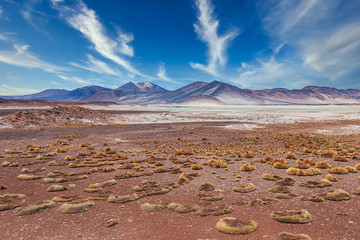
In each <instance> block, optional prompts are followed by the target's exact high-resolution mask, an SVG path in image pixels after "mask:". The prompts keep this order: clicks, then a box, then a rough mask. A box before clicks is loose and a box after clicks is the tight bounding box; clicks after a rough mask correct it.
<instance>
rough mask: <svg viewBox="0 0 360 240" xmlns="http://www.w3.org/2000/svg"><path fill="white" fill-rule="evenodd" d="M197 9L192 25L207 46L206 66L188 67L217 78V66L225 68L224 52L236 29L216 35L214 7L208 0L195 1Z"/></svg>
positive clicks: (216, 20) (237, 32) (194, 65)
mask: <svg viewBox="0 0 360 240" xmlns="http://www.w3.org/2000/svg"><path fill="white" fill-rule="evenodd" d="M195 5H196V7H197V9H198V15H197V19H198V22H197V23H195V24H194V28H195V32H196V33H197V35H198V37H199V38H200V39H201V41H203V42H204V43H206V45H207V48H208V50H207V58H208V59H207V62H208V63H207V65H204V64H200V63H192V62H191V63H190V66H191V67H192V68H195V69H199V70H202V71H205V72H208V73H209V74H211V75H214V76H219V72H218V70H219V69H218V68H219V66H222V67H223V66H225V64H226V62H227V58H226V50H227V47H228V45H229V43H230V42H231V40H233V39H234V38H235V37H236V36H237V35H238V34H239V30H238V29H232V30H231V31H229V32H227V33H226V34H224V35H219V34H218V27H219V20H218V19H216V17H215V16H214V7H213V6H212V5H211V3H210V0H196V1H195Z"/></svg>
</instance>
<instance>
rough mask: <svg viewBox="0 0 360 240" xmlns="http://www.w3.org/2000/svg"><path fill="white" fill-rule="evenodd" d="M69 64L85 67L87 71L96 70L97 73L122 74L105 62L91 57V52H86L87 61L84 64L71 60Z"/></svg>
mask: <svg viewBox="0 0 360 240" xmlns="http://www.w3.org/2000/svg"><path fill="white" fill-rule="evenodd" d="M69 64H70V65H72V66H74V67H78V68H82V69H85V70H87V71H91V72H96V73H99V74H108V75H113V76H122V74H121V72H120V71H119V70H118V69H116V68H113V67H111V66H109V65H108V64H107V63H105V62H103V61H100V60H99V59H97V58H95V57H93V56H92V55H91V54H87V61H86V62H85V65H83V64H78V63H74V62H71V63H69Z"/></svg>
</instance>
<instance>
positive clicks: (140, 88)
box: [3, 81, 360, 105]
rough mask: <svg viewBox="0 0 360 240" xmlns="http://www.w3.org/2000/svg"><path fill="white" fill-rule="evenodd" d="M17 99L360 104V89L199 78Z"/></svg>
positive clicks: (50, 92) (54, 91)
mask: <svg viewBox="0 0 360 240" xmlns="http://www.w3.org/2000/svg"><path fill="white" fill-rule="evenodd" d="M13 98H14V99H28V100H55V101H68V102H110V103H121V104H192V105H196V104H231V105H241V104H359V103H360V90H357V89H336V88H329V87H318V86H307V87H304V88H302V89H293V90H289V89H286V88H273V89H263V90H250V89H241V88H239V87H236V86H233V85H231V84H228V83H224V82H219V81H213V82H209V83H208V82H200V81H198V82H194V83H191V84H189V85H186V86H184V87H181V88H179V89H176V90H174V91H169V90H166V89H164V88H162V87H160V86H158V85H156V84H153V83H151V82H148V83H143V82H140V83H134V82H128V83H126V84H124V85H122V86H121V87H118V88H116V89H109V88H104V87H100V86H86V87H82V88H77V89H74V90H72V91H69V90H65V89H48V90H45V91H42V92H39V93H36V94H30V95H25V96H16V97H13ZM6 99H9V97H6ZM3 101H5V100H3Z"/></svg>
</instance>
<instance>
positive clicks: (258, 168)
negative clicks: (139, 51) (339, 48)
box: [0, 108, 360, 240]
mask: <svg viewBox="0 0 360 240" xmlns="http://www.w3.org/2000/svg"><path fill="white" fill-rule="evenodd" d="M75 109H76V108H75ZM96 114H98V113H96ZM96 114H95V115H96ZM99 114H100V115H101V116H104V115H103V113H99ZM127 114H128V113H127ZM136 114H139V113H136ZM95 115H94V116H95ZM12 116H16V114H14V115H12ZM50 116H52V114H50ZM96 116H97V115H96ZM5 117H6V116H4V118H5ZM88 117H89V116H84V118H86V119H88ZM358 125H360V121H359V120H356V119H355V120H337V121H327V122H323V121H320V122H303V123H292V124H290V123H289V124H258V125H256V126H261V127H254V123H239V122H230V121H223V122H221V121H217V122H209V121H203V122H188V123H151V124H118V125H104V126H93V125H90V124H85V125H80V124H73V125H66V126H65V125H61V126H60V125H56V124H55V125H54V124H50V125H41V126H34V127H31V128H24V129H11V128H9V129H6V130H2V131H1V132H0V164H1V166H0V189H1V190H0V232H1V235H2V239H184V240H185V239H194V240H195V239H219V240H220V239H275V238H277V236H278V235H279V234H280V233H281V232H288V233H292V234H306V235H307V236H308V238H306V237H305V236H302V238H300V236H298V238H291V237H289V235H285V234H283V235H281V237H280V235H279V236H278V238H277V239H310V238H311V239H357V238H358V234H359V233H358V232H359V228H358V225H359V223H360V217H359V215H358V211H359V204H358V202H359V200H360V196H359V194H360V189H359V187H360V179H359V176H360V175H359V172H358V170H360V161H359V159H360V156H359V149H360V138H359V135H358V133H357V132H352V133H345V134H341V132H339V133H337V134H336V135H324V134H319V133H316V130H319V129H329V130H331V129H332V130H334V129H335V130H339V129H342V128H344V127H348V126H358ZM226 126H230V127H226ZM353 128H354V127H353ZM347 130H349V129H347ZM9 194H17V195H9ZM292 210H294V211H292Z"/></svg>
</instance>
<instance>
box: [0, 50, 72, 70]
mask: <svg viewBox="0 0 360 240" xmlns="http://www.w3.org/2000/svg"><path fill="white" fill-rule="evenodd" d="M13 47H14V49H15V51H0V62H4V63H7V64H11V65H16V66H20V67H27V68H38V69H42V70H44V71H46V72H51V73H58V72H62V71H67V70H68V69H66V68H64V67H60V66H56V65H54V64H51V63H48V62H46V61H44V60H41V59H39V58H38V57H36V56H35V55H34V54H32V53H30V52H29V51H28V48H29V47H30V46H29V45H18V44H14V45H13Z"/></svg>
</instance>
